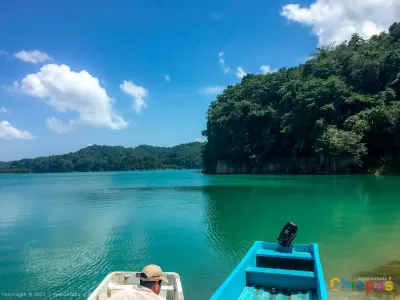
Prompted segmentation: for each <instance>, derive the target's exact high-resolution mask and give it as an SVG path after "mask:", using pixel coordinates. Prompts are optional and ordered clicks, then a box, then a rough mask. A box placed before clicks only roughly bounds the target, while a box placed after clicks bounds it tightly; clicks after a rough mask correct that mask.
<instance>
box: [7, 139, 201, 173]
mask: <svg viewBox="0 0 400 300" xmlns="http://www.w3.org/2000/svg"><path fill="white" fill-rule="evenodd" d="M202 145H203V143H199V142H193V143H187V144H181V145H178V146H174V147H154V146H148V145H140V146H137V147H135V148H124V147H122V146H98V145H93V146H89V147H86V148H83V149H81V150H79V151H77V152H72V153H68V154H63V155H53V156H47V157H38V158H34V159H21V160H18V161H13V162H9V163H2V164H0V173H59V172H99V171H128V170H158V169H199V168H201V165H202V159H201V148H202Z"/></svg>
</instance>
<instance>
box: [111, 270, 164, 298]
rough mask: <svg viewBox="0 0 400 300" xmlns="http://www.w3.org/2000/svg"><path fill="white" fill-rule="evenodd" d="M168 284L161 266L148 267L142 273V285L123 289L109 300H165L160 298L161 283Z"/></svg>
mask: <svg viewBox="0 0 400 300" xmlns="http://www.w3.org/2000/svg"><path fill="white" fill-rule="evenodd" d="M162 282H165V283H168V280H167V278H166V277H165V276H163V275H162V270H161V268H160V267H159V266H156V265H148V266H146V267H144V269H143V270H142V272H141V273H140V285H139V286H133V287H132V288H131V289H123V290H122V291H119V292H118V293H116V294H115V295H114V296H112V297H110V298H108V300H165V299H164V298H162V297H160V296H158V295H159V294H160V291H161V283H162Z"/></svg>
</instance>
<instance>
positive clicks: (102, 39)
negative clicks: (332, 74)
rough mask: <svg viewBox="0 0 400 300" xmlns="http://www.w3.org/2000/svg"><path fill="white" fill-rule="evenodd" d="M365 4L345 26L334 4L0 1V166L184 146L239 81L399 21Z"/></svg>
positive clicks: (382, 4)
mask: <svg viewBox="0 0 400 300" xmlns="http://www.w3.org/2000/svg"><path fill="white" fill-rule="evenodd" d="M357 1H358V0H357ZM357 1H355V2H357ZM365 2H368V1H364V2H360V3H364V4H360V3H358V4H357V3H355V4H354V5H358V7H357V9H358V10H359V11H360V14H359V15H358V16H353V15H354V14H353V15H352V14H351V10H352V9H353V8H354V7H352V6H351V5H350V4H348V3H347V2H346V1H344V0H315V1H314V0H310V1H304V0H276V1H268V0H265V1H259V0H257V1H256V0H229V1H228V0H202V1H196V0H192V1H188V0H186V1H184V0H174V1H161V0H146V1H136V0H131V1H98V0H97V1H92V0H87V1H75V0H70V1H48V0H44V1H20V0H12V1H11V0H4V1H1V2H0V161H8V160H14V159H20V158H24V157H36V156H40V155H50V154H59V153H67V152H70V151H76V150H78V149H80V148H83V147H85V146H86V145H88V144H102V145H123V146H129V147H131V146H137V145H140V144H150V145H158V146H173V145H176V144H179V143H183V142H191V141H195V140H196V139H197V138H200V137H201V133H200V132H201V130H203V129H205V122H206V112H207V109H208V106H209V104H210V102H211V101H212V100H214V99H215V97H216V95H217V94H218V91H220V89H221V88H222V87H225V86H227V85H229V84H235V83H238V82H240V80H241V79H240V76H238V75H240V73H242V75H243V71H245V72H248V73H262V72H263V71H262V70H261V69H260V68H261V67H262V66H268V68H269V69H270V70H271V71H273V70H275V69H278V68H280V67H284V66H292V65H298V64H299V63H300V62H302V61H304V58H305V57H306V56H307V55H308V54H309V53H310V52H311V51H313V50H314V49H315V47H317V46H318V45H319V44H324V43H328V42H330V41H331V40H333V39H334V40H339V41H341V40H344V39H346V38H347V37H348V36H349V35H350V34H351V32H352V31H357V32H359V33H360V34H361V35H363V36H366V37H369V36H371V35H372V34H374V33H377V32H379V31H381V30H384V29H387V28H386V26H388V24H390V23H391V22H392V19H393V20H396V18H398V17H399V16H397V15H396V14H395V12H393V11H400V10H393V7H388V5H389V2H390V0H387V1H385V0H382V1H378V2H379V3H378V4H377V1H375V2H374V3H372V2H373V1H372V2H371V1H370V2H371V3H370V2H368V3H367V4H365ZM326 5H328V7H329V8H330V10H329V9H328V10H327V9H326ZM373 5H375V6H373ZM377 5H378V6H377ZM396 5H397V4H396ZM371 7H372V8H373V9H374V12H371ZM337 8H341V10H339V9H337ZM338 11H340V13H338ZM378 12H379V14H378ZM381 15H384V16H385V18H383V17H381ZM335 22H336V23H335ZM321 29H323V30H322V31H321ZM222 53H223V54H222ZM222 62H223V64H221V63H222ZM239 67H240V68H241V70H242V72H239V74H238V68H239ZM228 68H229V71H228ZM264 69H265V68H264ZM166 75H168V79H169V80H167V76H166ZM96 78H97V79H96Z"/></svg>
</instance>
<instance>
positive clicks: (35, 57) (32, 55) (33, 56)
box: [14, 50, 53, 64]
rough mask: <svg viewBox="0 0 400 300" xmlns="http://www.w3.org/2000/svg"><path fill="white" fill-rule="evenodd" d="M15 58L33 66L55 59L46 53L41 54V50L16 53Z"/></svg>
mask: <svg viewBox="0 0 400 300" xmlns="http://www.w3.org/2000/svg"><path fill="white" fill-rule="evenodd" d="M14 56H15V57H16V58H18V59H20V60H22V61H24V62H29V63H33V64H37V63H41V62H45V61H49V60H50V61H51V60H53V58H52V57H51V56H49V55H48V54H47V53H46V52H40V51H39V50H28V51H20V52H18V53H14Z"/></svg>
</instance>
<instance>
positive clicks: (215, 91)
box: [199, 85, 225, 95]
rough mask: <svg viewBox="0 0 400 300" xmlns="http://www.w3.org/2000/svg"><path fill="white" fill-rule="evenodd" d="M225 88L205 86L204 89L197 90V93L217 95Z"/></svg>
mask: <svg viewBox="0 0 400 300" xmlns="http://www.w3.org/2000/svg"><path fill="white" fill-rule="evenodd" d="M224 89H225V87H223V86H219V85H214V86H206V87H204V88H201V89H199V93H200V94H203V95H218V94H221V93H222V92H223V91H224Z"/></svg>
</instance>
